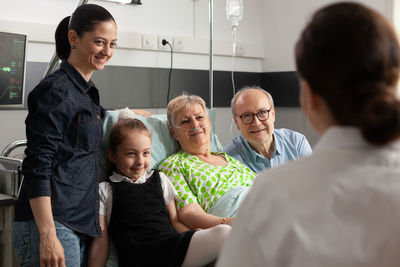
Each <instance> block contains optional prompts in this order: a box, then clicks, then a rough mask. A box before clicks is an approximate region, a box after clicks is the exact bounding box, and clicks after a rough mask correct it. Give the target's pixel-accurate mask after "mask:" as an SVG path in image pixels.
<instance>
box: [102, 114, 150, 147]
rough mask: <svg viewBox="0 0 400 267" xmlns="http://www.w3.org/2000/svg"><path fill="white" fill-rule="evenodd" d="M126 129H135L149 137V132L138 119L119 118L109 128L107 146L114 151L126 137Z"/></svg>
mask: <svg viewBox="0 0 400 267" xmlns="http://www.w3.org/2000/svg"><path fill="white" fill-rule="evenodd" d="M126 130H137V131H138V132H140V133H142V134H144V135H147V136H148V137H150V138H151V133H150V131H149V129H147V127H146V125H144V123H143V122H141V121H140V120H138V119H133V118H131V119H119V120H118V121H117V122H116V123H115V124H114V125H113V126H112V127H111V130H110V139H109V144H108V148H109V149H111V151H113V152H115V151H116V150H117V147H118V146H119V145H120V144H121V143H122V141H123V140H124V138H126V133H125V131H126Z"/></svg>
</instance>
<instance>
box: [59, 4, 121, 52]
mask: <svg viewBox="0 0 400 267" xmlns="http://www.w3.org/2000/svg"><path fill="white" fill-rule="evenodd" d="M110 20H112V21H114V23H115V20H114V18H113V16H112V15H111V14H110V12H108V11H107V10H106V9H105V8H104V7H101V6H98V5H94V4H86V5H81V6H79V7H77V8H76V9H75V11H74V13H72V16H68V17H65V18H64V19H63V20H62V21H61V22H60V23H59V24H58V26H57V29H56V33H55V39H56V52H57V55H58V57H59V58H60V59H68V57H69V54H70V52H71V46H70V44H69V41H68V31H69V30H74V31H76V33H77V34H78V35H79V36H82V35H83V34H84V33H85V32H91V31H94V29H95V27H96V26H97V25H98V24H99V23H100V22H104V21H110Z"/></svg>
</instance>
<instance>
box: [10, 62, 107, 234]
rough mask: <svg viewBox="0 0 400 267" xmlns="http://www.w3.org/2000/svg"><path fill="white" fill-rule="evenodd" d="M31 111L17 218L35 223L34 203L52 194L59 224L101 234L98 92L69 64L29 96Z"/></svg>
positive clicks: (42, 82) (27, 120)
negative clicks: (30, 200)
mask: <svg viewBox="0 0 400 267" xmlns="http://www.w3.org/2000/svg"><path fill="white" fill-rule="evenodd" d="M28 111H29V113H28V116H27V118H26V121H25V124H26V136H27V141H28V144H27V148H26V150H25V154H26V157H25V159H24V161H23V164H22V171H23V174H24V183H23V186H22V189H21V193H20V197H19V199H18V202H17V205H16V208H15V220H17V221H21V220H31V219H33V215H32V211H31V208H30V205H29V199H31V198H35V197H39V196H50V198H51V205H52V211H53V216H54V219H55V220H57V221H59V222H61V223H63V224H64V225H65V226H67V227H68V228H70V229H72V230H75V231H77V232H80V233H84V234H88V235H90V236H94V237H98V236H100V233H101V231H100V227H99V216H98V209H99V195H98V183H97V179H98V175H99V167H98V166H99V165H98V156H99V151H100V146H101V136H102V119H103V117H104V109H103V107H102V106H100V104H99V93H98V90H97V88H96V87H95V85H94V84H93V83H92V82H91V81H89V82H86V81H85V79H84V78H83V77H82V76H81V75H80V73H79V72H78V71H77V70H76V69H75V68H74V67H73V66H72V65H70V64H69V63H68V62H67V61H65V60H64V61H63V62H62V63H61V66H60V69H58V70H57V71H55V72H54V73H52V74H51V75H50V76H48V77H46V78H45V79H43V80H42V81H41V82H40V83H39V85H37V86H36V88H34V89H33V91H32V92H31V93H30V94H29V97H28Z"/></svg>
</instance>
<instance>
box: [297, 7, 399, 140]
mask: <svg viewBox="0 0 400 267" xmlns="http://www.w3.org/2000/svg"><path fill="white" fill-rule="evenodd" d="M295 55H296V66H297V71H298V74H299V76H300V78H302V79H304V80H305V81H307V83H308V84H309V85H310V88H311V90H312V91H313V92H314V93H315V94H317V95H319V96H320V97H321V98H322V99H324V101H325V102H326V103H327V105H328V107H329V109H330V111H331V113H332V116H333V117H334V119H335V120H336V122H337V123H338V124H339V125H345V126H355V127H358V128H359V129H361V132H362V135H363V137H364V138H365V139H366V140H367V141H368V142H369V143H371V144H375V145H384V144H387V143H389V142H391V141H393V140H394V139H396V138H398V137H399V136H400V102H399V100H398V98H397V97H396V86H397V80H398V78H399V71H400V48H399V43H398V40H397V38H396V34H395V31H394V29H393V27H392V26H391V24H390V23H389V22H388V21H387V20H386V19H385V18H384V17H383V16H382V15H380V14H378V13H377V12H375V11H373V10H372V9H370V8H367V7H365V6H363V5H360V4H357V3H350V2H348V3H338V4H332V5H329V6H327V7H325V8H322V9H320V10H319V11H317V12H316V13H315V14H314V16H313V17H312V19H311V21H310V22H309V23H308V25H307V26H306V28H305V29H304V30H303V32H302V34H301V36H300V39H299V41H298V42H297V44H296V49H295Z"/></svg>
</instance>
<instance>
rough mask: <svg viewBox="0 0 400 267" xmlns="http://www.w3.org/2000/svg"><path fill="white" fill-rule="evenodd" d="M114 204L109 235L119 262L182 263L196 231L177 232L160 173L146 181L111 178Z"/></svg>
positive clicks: (145, 263)
mask: <svg viewBox="0 0 400 267" xmlns="http://www.w3.org/2000/svg"><path fill="white" fill-rule="evenodd" d="M110 183H111V186H112V190H113V206H112V212H111V219H110V226H109V230H110V235H111V238H112V240H113V242H114V244H115V247H116V249H117V255H118V265H119V266H120V267H125V266H149V267H150V266H154V267H155V266H157V267H159V266H170V267H175V266H181V265H182V262H183V260H184V258H185V256H186V252H187V249H188V246H189V243H190V240H191V238H192V236H193V233H194V231H187V232H184V233H180V234H178V233H176V232H175V230H174V229H173V227H172V225H171V223H170V221H169V217H168V212H167V209H166V206H165V202H164V197H163V192H162V187H161V183H160V175H159V172H158V171H157V170H154V172H153V175H152V176H151V177H150V178H149V179H148V180H147V181H146V182H145V183H143V184H132V183H129V182H124V181H122V182H119V183H113V182H110Z"/></svg>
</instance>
